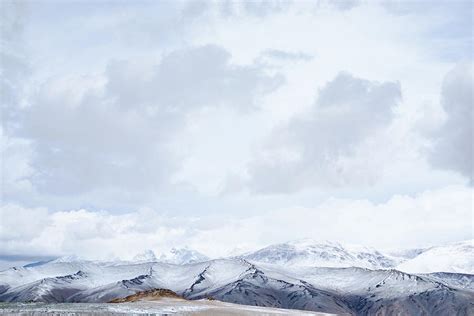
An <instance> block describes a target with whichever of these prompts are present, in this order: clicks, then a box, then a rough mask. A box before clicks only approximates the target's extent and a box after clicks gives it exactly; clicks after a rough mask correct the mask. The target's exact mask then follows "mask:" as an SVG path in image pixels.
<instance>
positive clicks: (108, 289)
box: [0, 240, 474, 315]
mask: <svg viewBox="0 0 474 316" xmlns="http://www.w3.org/2000/svg"><path fill="white" fill-rule="evenodd" d="M472 247H473V245H472V241H469V242H463V243H456V244H451V245H445V246H441V247H432V248H428V249H426V250H424V251H422V252H420V253H419V254H418V255H416V256H414V257H413V258H411V259H410V258H404V259H403V258H401V257H396V256H392V255H386V254H382V253H381V252H379V251H377V250H375V249H371V248H364V247H354V246H351V247H348V246H342V245H340V244H337V243H331V242H325V243H315V242H313V241H310V240H300V241H296V242H289V243H285V244H278V245H272V246H269V247H266V248H263V249H261V250H258V251H255V252H252V253H247V254H245V255H242V256H241V257H233V258H224V259H215V260H207V259H204V257H200V256H198V255H197V254H196V253H194V252H193V251H184V252H181V251H174V252H173V251H172V252H171V253H174V257H171V259H173V260H174V259H176V258H178V259H179V260H178V261H180V260H181V259H183V260H184V263H180V264H176V263H170V262H171V261H172V260H171V259H170V258H167V260H168V259H169V260H170V262H161V261H160V259H161V257H160V258H159V259H158V260H156V259H157V258H156V256H155V255H154V253H153V252H148V251H147V252H146V253H144V254H143V255H141V256H137V257H136V258H135V260H134V261H114V262H100V261H86V260H74V258H72V257H71V258H63V259H62V260H54V261H50V262H47V263H44V264H40V265H34V266H29V267H15V268H10V269H7V270H4V271H1V272H0V301H6V302H30V301H33V302H108V301H110V300H112V299H115V298H122V297H126V296H128V295H132V294H134V293H136V292H139V291H145V290H151V289H156V288H162V289H169V290H172V291H174V292H176V293H177V294H179V295H180V296H182V297H184V298H186V299H190V300H196V299H202V298H208V297H212V298H214V299H217V300H221V301H224V302H229V303H238V304H246V305H254V306H271V307H280V308H291V309H302V310H311V311H319V312H326V313H336V314H354V315H368V314H369V315H370V314H377V313H378V314H389V313H393V314H403V315H405V314H408V315H421V314H427V315H469V314H473V313H474V275H473V274H472V271H473V270H472V269H473V261H472V253H473V252H472V250H473V249H472ZM187 250H189V249H187ZM447 254H449V258H446V257H445V256H446V255H447ZM438 256H442V257H438ZM66 259H67V260H66ZM191 260H196V261H198V260H203V261H201V262H192V263H190V262H189V261H191ZM186 261H188V262H186ZM430 263H433V264H431V265H430ZM394 265H399V266H400V267H401V268H404V269H412V268H413V269H415V270H416V273H407V272H402V271H399V269H394V268H393V266H394ZM450 269H451V270H452V269H456V270H457V271H456V272H455V273H453V272H452V271H448V270H450ZM444 270H446V271H444Z"/></svg>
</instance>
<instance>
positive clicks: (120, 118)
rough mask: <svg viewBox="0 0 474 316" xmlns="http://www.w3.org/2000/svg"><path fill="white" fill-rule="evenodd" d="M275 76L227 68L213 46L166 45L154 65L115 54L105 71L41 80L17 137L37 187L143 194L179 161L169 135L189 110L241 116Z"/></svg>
mask: <svg viewBox="0 0 474 316" xmlns="http://www.w3.org/2000/svg"><path fill="white" fill-rule="evenodd" d="M281 82H282V78H281V77H280V76H278V75H269V74H266V72H265V69H264V68H262V67H261V66H257V65H233V64H232V63H231V62H230V54H229V53H227V52H226V51H225V50H223V49H222V48H219V47H217V46H212V45H209V46H203V47H193V48H188V49H184V50H177V51H173V52H171V53H169V54H168V55H165V56H164V57H163V58H162V60H161V61H160V63H158V64H152V65H149V64H146V65H145V66H143V65H140V64H136V63H133V62H125V61H116V62H112V63H110V64H109V66H108V67H107V69H106V72H105V74H103V75H99V76H92V75H90V76H68V77H58V78H53V79H51V80H49V81H47V82H44V83H43V85H42V86H41V88H40V90H39V92H38V93H37V94H35V95H34V96H33V97H32V105H31V106H30V107H28V108H26V109H24V110H22V111H20V114H21V115H22V116H21V120H20V121H17V122H16V124H17V125H19V127H18V128H17V129H16V130H15V131H16V133H15V136H16V137H21V138H24V139H26V140H28V141H30V142H31V144H32V147H33V148H34V154H33V156H32V158H31V166H32V167H33V168H34V173H33V176H32V177H31V179H30V180H31V182H32V184H33V185H34V187H35V188H37V189H38V190H39V191H40V192H41V193H43V194H52V195H70V194H74V195H77V194H82V193H87V192H90V191H94V190H99V191H100V190H105V191H107V190H111V189H113V190H115V189H118V190H119V192H118V196H117V197H116V198H118V199H120V198H121V197H123V196H124V192H126V193H125V194H132V195H133V194H134V192H140V194H139V195H140V196H143V195H146V194H149V193H156V192H157V191H159V190H164V189H166V186H167V185H168V184H169V182H170V177H171V175H172V174H173V173H174V172H175V171H176V170H177V169H178V168H179V166H180V159H181V157H179V156H178V155H175V154H174V153H173V149H172V141H173V138H174V137H175V135H176V133H177V132H178V131H179V130H180V129H183V128H184V127H185V124H186V122H187V117H188V116H189V115H191V114H192V113H193V111H197V110H199V109H203V108H219V107H232V108H236V109H237V111H238V112H241V114H245V112H249V111H252V110H255V109H256V108H258V101H259V99H260V98H261V97H262V96H264V95H265V94H267V93H268V92H270V91H272V90H273V89H275V88H276V87H278V86H279V85H280V84H281Z"/></svg>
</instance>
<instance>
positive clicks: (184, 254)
mask: <svg viewBox="0 0 474 316" xmlns="http://www.w3.org/2000/svg"><path fill="white" fill-rule="evenodd" d="M209 259H210V258H209V257H207V256H206V255H204V254H202V253H200V252H199V251H196V250H193V249H189V248H187V247H184V248H172V249H171V250H170V251H169V253H166V254H162V255H161V256H160V257H159V259H158V261H160V262H166V263H173V264H188V263H198V262H204V261H208V260H209Z"/></svg>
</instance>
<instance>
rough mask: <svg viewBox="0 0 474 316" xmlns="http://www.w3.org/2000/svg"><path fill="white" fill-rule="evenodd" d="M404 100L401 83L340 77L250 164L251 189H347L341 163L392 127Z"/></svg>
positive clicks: (322, 89)
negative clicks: (380, 132) (387, 127)
mask: <svg viewBox="0 0 474 316" xmlns="http://www.w3.org/2000/svg"><path fill="white" fill-rule="evenodd" d="M400 98H401V90H400V85H399V83H397V82H382V83H379V82H372V81H369V80H365V79H361V78H357V77H354V76H352V75H350V74H348V73H340V74H339V75H337V76H336V78H334V80H332V81H330V82H328V83H327V84H326V85H325V86H324V87H323V88H321V89H320V90H319V94H318V98H317V100H316V102H315V103H314V105H313V107H312V109H311V110H310V112H309V113H306V114H305V115H304V116H298V117H295V118H293V119H291V120H290V121H289V122H288V123H287V124H286V125H285V126H283V127H280V128H278V129H277V130H275V132H274V133H273V134H272V135H271V136H270V140H269V142H268V144H267V151H266V152H264V154H263V155H261V157H259V158H257V160H256V161H254V162H253V163H251V165H250V170H249V172H250V185H251V186H252V187H253V189H254V190H255V191H257V192H291V191H294V190H298V189H301V188H304V187H307V186H314V185H318V184H319V185H321V184H323V183H327V184H333V185H343V184H344V182H345V179H344V176H345V175H344V173H343V170H342V168H341V165H340V164H339V162H340V161H341V159H343V158H344V157H347V156H349V155H351V153H353V151H354V150H355V149H356V146H357V145H359V144H360V143H361V142H363V141H364V140H365V139H367V138H369V137H371V136H372V135H374V134H375V133H377V132H379V131H380V130H381V129H383V128H384V127H386V126H387V125H389V124H390V123H391V121H392V119H393V117H394V109H395V107H396V106H397V104H398V103H399V101H400ZM359 180H361V181H362V182H363V181H364V179H359Z"/></svg>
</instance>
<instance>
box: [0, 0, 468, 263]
mask: <svg viewBox="0 0 474 316" xmlns="http://www.w3.org/2000/svg"><path fill="white" fill-rule="evenodd" d="M0 5H1V8H0V9H1V10H0V11H1V15H2V16H1V19H0V20H1V59H0V66H1V73H0V77H1V91H2V92H1V99H0V101H1V125H0V138H1V142H0V159H1V168H0V172H1V174H0V175H1V183H0V194H1V196H0V257H1V258H2V260H6V261H9V262H13V261H22V260H23V261H29V260H33V259H32V258H49V257H55V256H63V255H73V254H74V255H78V256H81V257H84V258H90V259H114V258H122V259H127V258H131V257H133V256H134V255H135V254H136V253H138V252H141V251H144V250H146V249H151V250H153V251H155V253H157V254H160V253H162V252H166V251H168V250H169V249H170V248H172V247H185V246H186V247H189V248H193V249H196V250H198V251H200V252H203V253H204V254H206V255H208V256H212V257H218V256H225V255H228V254H231V253H238V252H240V251H247V250H250V249H255V248H258V247H263V246H266V245H268V244H272V243H279V242H285V241H288V240H294V239H299V238H312V239H315V240H320V241H323V240H331V241H338V242H342V243H350V244H362V245H366V246H372V247H377V248H380V249H392V248H410V247H425V246H429V245H436V244H442V243H449V242H455V241H460V240H466V239H471V238H473V236H472V234H473V228H474V218H473V193H474V192H473V188H472V185H473V181H474V173H473V127H472V126H473V107H474V105H473V104H474V102H473V54H472V52H473V47H472V45H473V31H472V30H473V4H472V2H470V1H459V0H458V1H421V0H420V1H363V0H360V1H357V0H350V1H326V0H319V1H318V0H315V1H272V2H269V1H251V2H250V1H246V2H243V1H225V0H222V1H210V0H209V1H143V0H138V1H71V2H61V1H47V0H44V1H7V0H2V1H1V2H0Z"/></svg>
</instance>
